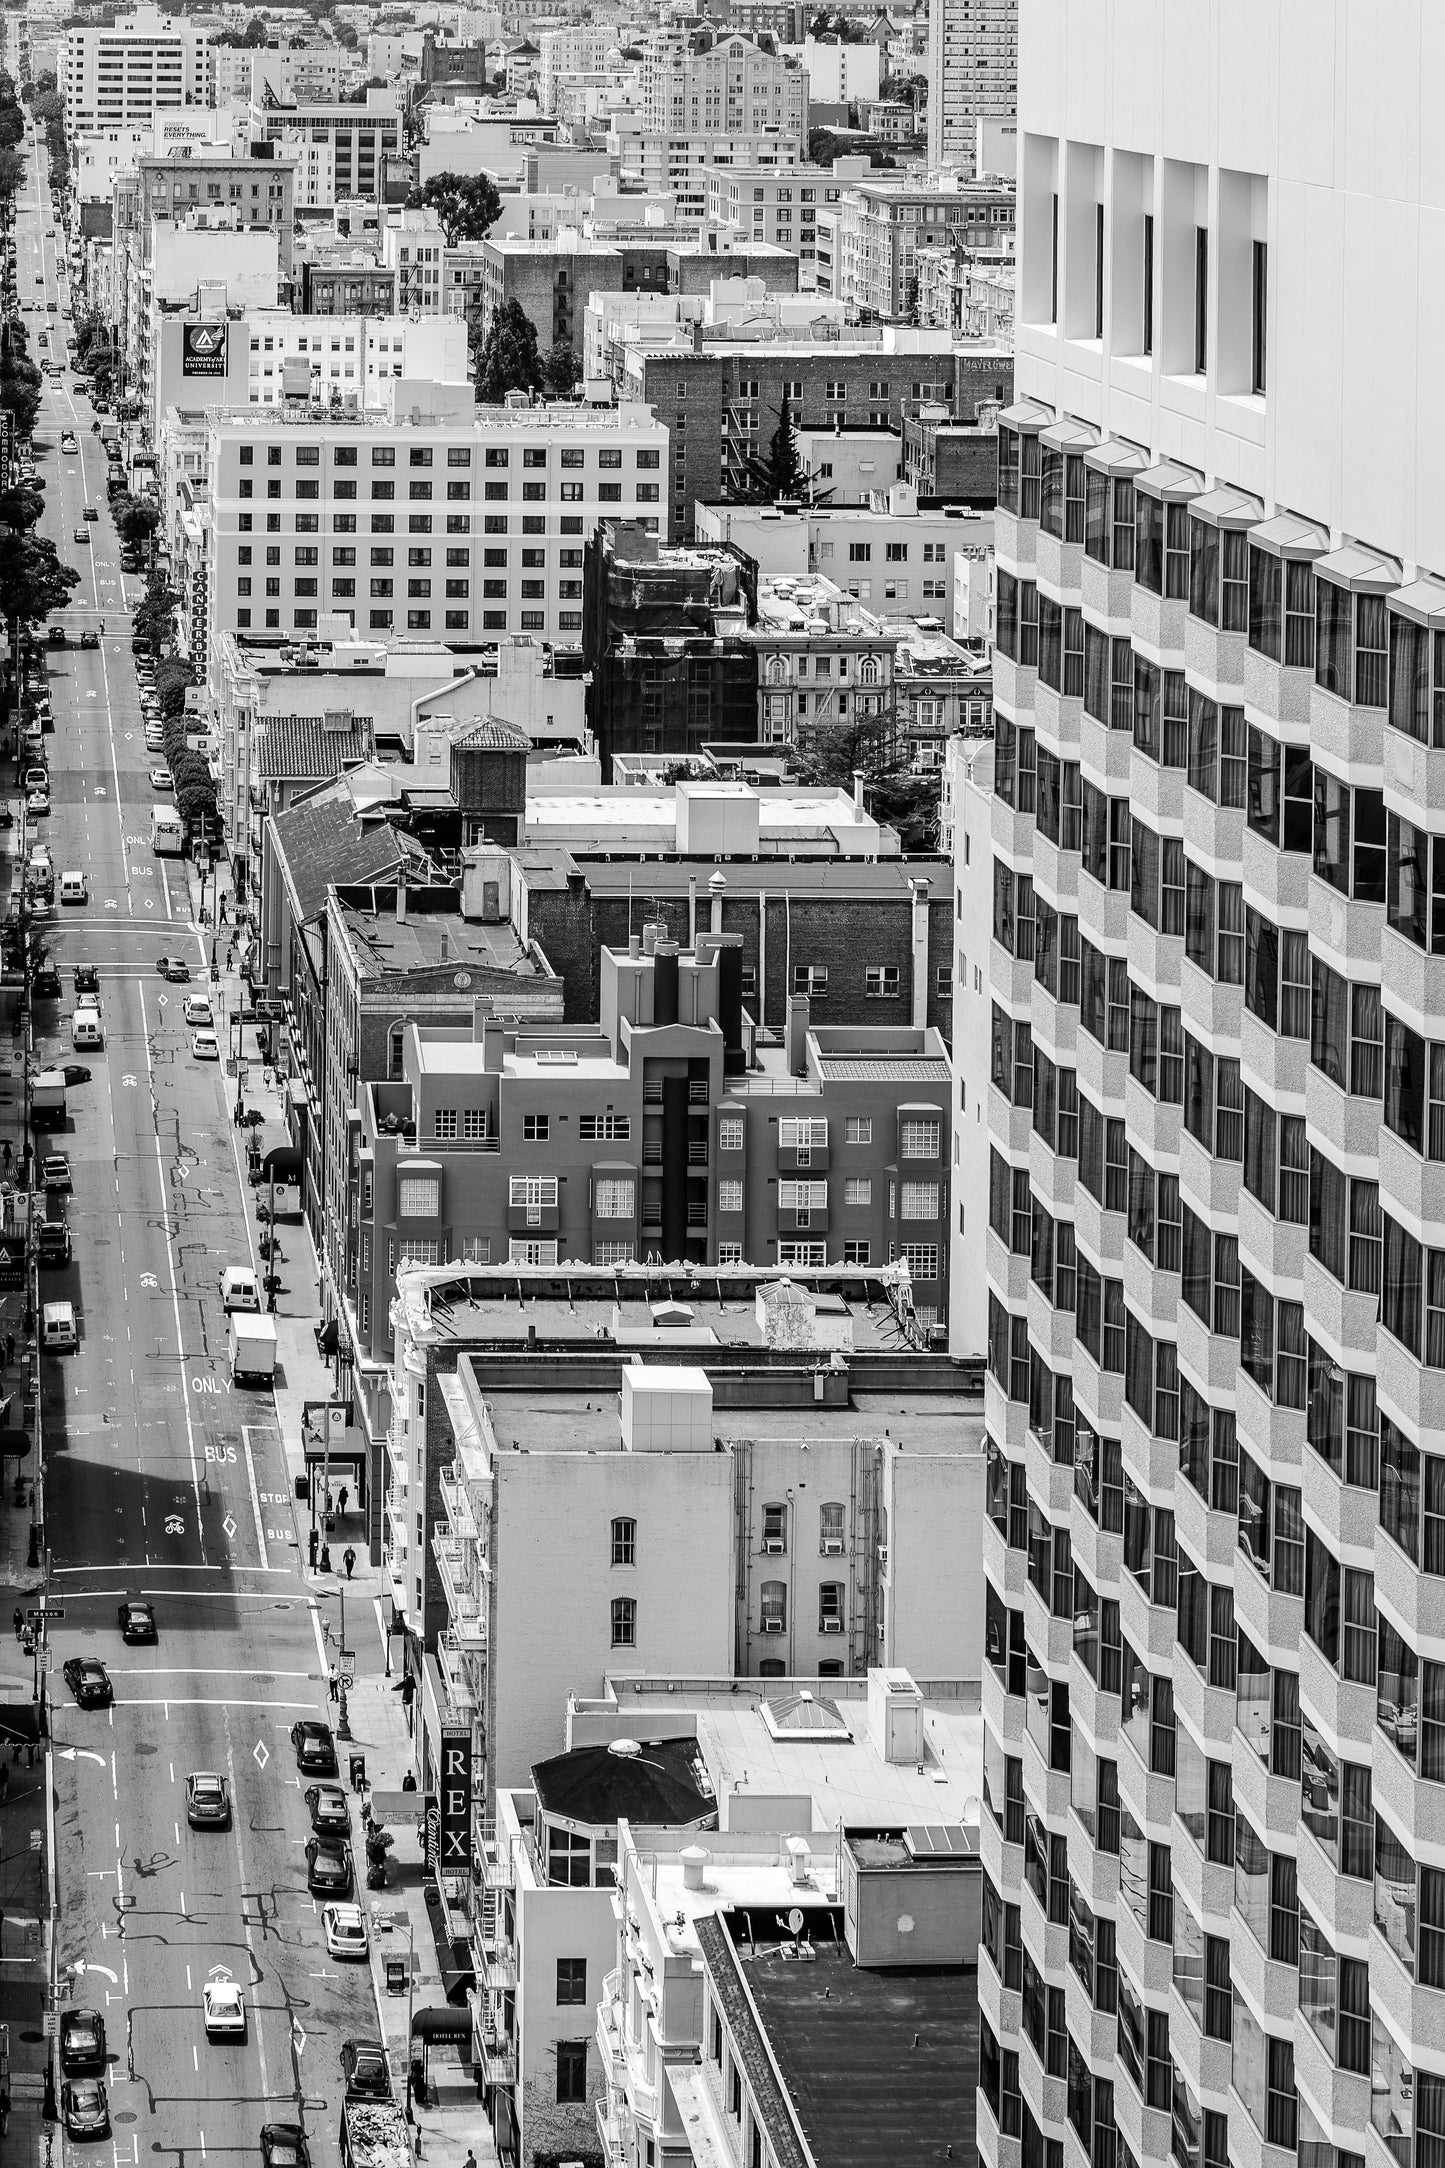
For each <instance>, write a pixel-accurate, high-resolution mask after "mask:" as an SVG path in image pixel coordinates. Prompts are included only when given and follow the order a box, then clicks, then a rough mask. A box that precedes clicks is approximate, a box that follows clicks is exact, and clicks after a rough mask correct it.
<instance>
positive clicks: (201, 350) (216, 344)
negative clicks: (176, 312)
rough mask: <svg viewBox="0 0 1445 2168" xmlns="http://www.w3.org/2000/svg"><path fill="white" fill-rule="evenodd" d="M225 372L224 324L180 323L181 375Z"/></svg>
mask: <svg viewBox="0 0 1445 2168" xmlns="http://www.w3.org/2000/svg"><path fill="white" fill-rule="evenodd" d="M225 373H226V327H225V325H224V324H182V326H181V375H182V376H224V375H225Z"/></svg>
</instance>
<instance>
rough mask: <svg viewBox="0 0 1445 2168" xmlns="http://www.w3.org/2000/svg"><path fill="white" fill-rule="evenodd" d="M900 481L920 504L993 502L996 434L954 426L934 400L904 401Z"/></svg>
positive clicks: (990, 428) (979, 426)
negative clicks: (915, 496)
mask: <svg viewBox="0 0 1445 2168" xmlns="http://www.w3.org/2000/svg"><path fill="white" fill-rule="evenodd" d="M903 475H904V479H905V481H907V482H908V484H909V485H910V487H911V488H913V489H915V490H916V491H917V492H918V497H919V501H920V502H921V503H930V502H931V503H934V504H972V505H979V506H988V505H992V504H996V503H997V501H998V429H997V426H996V425H994V424H990V423H983V422H965V421H959V420H957V419H956V417H955V416H954V415H953V414H952V413H951V412H950V410H949V409H948V408H947V407H946V406H944V405H943V404H942V403H941V402H940V401H937V400H920V401H919V402H918V403H917V405H916V406H915V405H914V403H913V401H912V400H910V401H909V403H908V408H907V409H906V410H905V412H904V416H903Z"/></svg>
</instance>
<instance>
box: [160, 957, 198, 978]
mask: <svg viewBox="0 0 1445 2168" xmlns="http://www.w3.org/2000/svg"><path fill="white" fill-rule="evenodd" d="M156 969H157V971H159V973H160V975H161V977H162V978H163V979H173V980H175V981H176V983H177V984H184V982H185V981H186V980H187V979H188V978H189V977H190V975H191V967H190V965H189V964H188V963H187V962H186V959H185V957H184V956H158V957H157V958H156Z"/></svg>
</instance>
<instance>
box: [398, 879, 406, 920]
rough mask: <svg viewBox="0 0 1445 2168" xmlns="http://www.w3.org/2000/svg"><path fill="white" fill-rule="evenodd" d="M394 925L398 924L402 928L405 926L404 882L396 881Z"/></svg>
mask: <svg viewBox="0 0 1445 2168" xmlns="http://www.w3.org/2000/svg"><path fill="white" fill-rule="evenodd" d="M396 923H397V924H398V926H404V925H405V924H406V883H405V881H398V882H397V884H396Z"/></svg>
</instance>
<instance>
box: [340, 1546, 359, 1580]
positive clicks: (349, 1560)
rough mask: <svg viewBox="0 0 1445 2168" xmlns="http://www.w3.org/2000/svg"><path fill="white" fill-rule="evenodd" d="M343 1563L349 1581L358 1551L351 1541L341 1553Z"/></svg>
mask: <svg viewBox="0 0 1445 2168" xmlns="http://www.w3.org/2000/svg"><path fill="white" fill-rule="evenodd" d="M341 1563H342V1565H343V1566H345V1568H346V1578H347V1580H348V1581H349V1580H350V1579H351V1569H352V1567H353V1566H354V1565H355V1564H356V1553H355V1551H354V1550H353V1549H352V1548H351V1545H350V1544H349V1543H348V1544H347V1546H346V1549H345V1550H344V1551H343V1552H342V1554H341Z"/></svg>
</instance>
